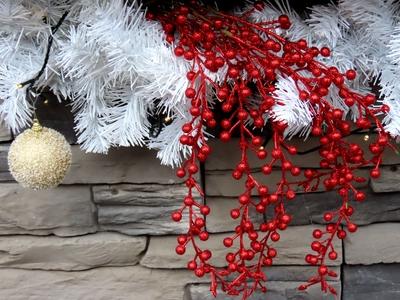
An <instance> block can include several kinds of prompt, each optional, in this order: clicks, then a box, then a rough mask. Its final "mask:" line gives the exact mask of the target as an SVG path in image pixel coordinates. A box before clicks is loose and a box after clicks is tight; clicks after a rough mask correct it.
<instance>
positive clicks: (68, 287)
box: [0, 266, 201, 300]
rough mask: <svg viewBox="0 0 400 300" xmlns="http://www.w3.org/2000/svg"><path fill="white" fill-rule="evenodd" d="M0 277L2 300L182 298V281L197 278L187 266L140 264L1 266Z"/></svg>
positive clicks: (143, 299)
mask: <svg viewBox="0 0 400 300" xmlns="http://www.w3.org/2000/svg"><path fill="white" fill-rule="evenodd" d="M0 278H1V281H0V299H4V300H6V299H7V300H28V299H29V300H78V299H79V300H94V299H96V300H160V299H162V300H181V299H183V296H184V287H185V285H187V284H188V283H196V282H199V280H198V279H196V278H194V276H192V275H191V272H189V271H186V270H171V271H170V270H154V269H146V268H143V267H140V266H131V267H104V268H97V269H92V270H88V271H81V272H63V271H58V272H55V271H41V270H35V271H32V270H18V269H0ZM200 282H201V281H200Z"/></svg>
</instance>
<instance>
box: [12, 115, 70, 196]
mask: <svg viewBox="0 0 400 300" xmlns="http://www.w3.org/2000/svg"><path fill="white" fill-rule="evenodd" d="M71 157H72V154H71V146H70V145H69V144H68V142H67V140H66V139H65V137H64V136H63V135H62V134H60V133H59V132H57V131H55V130H53V129H50V128H47V127H42V126H41V125H40V124H39V122H38V121H37V120H36V119H35V120H34V121H33V125H32V128H30V129H27V130H25V131H24V132H23V133H21V134H20V135H18V136H17V138H16V139H15V140H14V141H13V143H12V144H11V146H10V150H9V152H8V166H9V168H10V172H11V174H12V175H13V176H14V178H15V180H16V181H17V182H19V183H20V184H21V185H22V186H23V187H28V188H31V189H34V190H41V189H48V188H52V187H55V186H57V185H59V184H60V183H61V181H62V180H63V179H64V177H65V174H66V173H67V170H68V168H69V167H70V165H71Z"/></svg>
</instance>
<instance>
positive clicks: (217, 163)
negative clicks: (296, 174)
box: [206, 134, 400, 171]
mask: <svg viewBox="0 0 400 300" xmlns="http://www.w3.org/2000/svg"><path fill="white" fill-rule="evenodd" d="M375 137H376V134H370V142H372V141H374V139H375ZM346 140H347V141H349V142H352V143H356V144H358V145H360V147H361V149H363V150H364V152H365V153H370V152H369V149H368V147H369V144H370V142H365V141H364V135H361V134H356V135H352V136H349V137H347V138H346ZM287 143H288V144H289V145H293V146H296V147H297V149H298V153H301V152H304V151H307V150H310V149H313V148H315V147H317V146H319V141H318V138H315V137H309V138H307V139H304V138H299V137H295V138H292V139H291V140H290V141H289V140H288V141H287ZM210 144H211V147H212V149H213V152H212V153H211V155H210V156H209V158H208V159H207V163H206V170H207V171H210V170H232V169H234V168H235V166H236V164H238V163H239V162H240V155H241V152H240V148H239V139H237V138H234V139H232V140H231V141H229V142H228V143H223V142H221V141H220V140H216V139H214V140H212V141H211V143H210ZM265 149H266V150H267V152H268V157H267V158H266V159H264V160H260V159H258V157H257V156H256V155H254V154H253V153H251V152H250V151H249V153H248V154H249V155H248V157H249V164H250V166H251V167H252V168H260V167H261V166H262V165H263V164H265V163H266V162H270V161H271V155H270V154H271V149H272V140H270V141H269V142H268V144H267V146H266V147H265ZM221 157H223V158H224V159H221ZM287 157H288V158H290V160H291V161H292V162H293V164H295V165H296V166H299V167H302V168H319V162H320V156H319V153H318V150H316V151H313V152H310V153H307V154H303V155H300V154H297V155H289V154H288V155H287ZM382 163H383V165H385V164H387V165H393V164H400V156H399V155H397V154H396V153H395V152H394V151H390V150H387V151H385V156H384V158H383V161H382Z"/></svg>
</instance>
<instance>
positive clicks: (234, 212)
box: [231, 208, 240, 219]
mask: <svg viewBox="0 0 400 300" xmlns="http://www.w3.org/2000/svg"><path fill="white" fill-rule="evenodd" d="M231 217H232V219H237V218H239V217H240V210H239V209H237V208H235V209H232V210H231Z"/></svg>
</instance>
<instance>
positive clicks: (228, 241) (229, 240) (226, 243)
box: [224, 237, 233, 248]
mask: <svg viewBox="0 0 400 300" xmlns="http://www.w3.org/2000/svg"><path fill="white" fill-rule="evenodd" d="M232 245H233V239H232V238H230V237H227V238H225V239H224V246H225V247H227V248H229V247H231V246H232Z"/></svg>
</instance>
